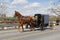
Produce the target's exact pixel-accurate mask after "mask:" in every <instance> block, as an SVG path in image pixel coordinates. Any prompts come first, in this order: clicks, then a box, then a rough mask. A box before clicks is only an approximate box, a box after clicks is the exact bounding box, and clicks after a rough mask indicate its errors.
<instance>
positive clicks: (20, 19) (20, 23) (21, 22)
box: [14, 11, 34, 31]
mask: <svg viewBox="0 0 60 40" xmlns="http://www.w3.org/2000/svg"><path fill="white" fill-rule="evenodd" d="M14 17H17V18H18V30H19V31H20V27H22V31H24V28H23V25H24V24H26V23H28V24H29V25H30V29H31V30H33V29H34V26H33V25H31V22H32V21H33V18H32V17H30V16H22V15H21V14H20V13H19V12H17V11H15V14H14Z"/></svg>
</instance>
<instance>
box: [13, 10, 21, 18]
mask: <svg viewBox="0 0 60 40" xmlns="http://www.w3.org/2000/svg"><path fill="white" fill-rule="evenodd" d="M14 17H18V18H20V17H22V15H21V14H20V13H19V12H17V11H15V14H14Z"/></svg>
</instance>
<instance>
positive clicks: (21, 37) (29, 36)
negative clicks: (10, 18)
mask: <svg viewBox="0 0 60 40" xmlns="http://www.w3.org/2000/svg"><path fill="white" fill-rule="evenodd" d="M25 31H26V32H18V31H17V30H6V31H0V40H60V27H59V26H56V27H55V29H54V30H50V29H47V30H45V31H40V30H37V31H29V30H28V31H27V30H25Z"/></svg>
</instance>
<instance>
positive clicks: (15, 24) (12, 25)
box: [0, 23, 18, 29]
mask: <svg viewBox="0 0 60 40" xmlns="http://www.w3.org/2000/svg"><path fill="white" fill-rule="evenodd" d="M17 26H18V24H17V23H13V24H11V23H8V24H7V23H0V29H9V28H17Z"/></svg>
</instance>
